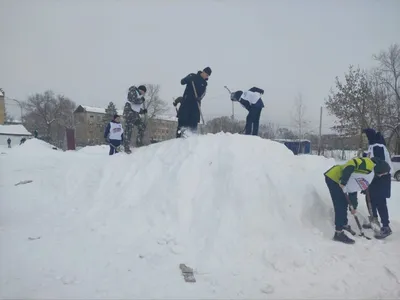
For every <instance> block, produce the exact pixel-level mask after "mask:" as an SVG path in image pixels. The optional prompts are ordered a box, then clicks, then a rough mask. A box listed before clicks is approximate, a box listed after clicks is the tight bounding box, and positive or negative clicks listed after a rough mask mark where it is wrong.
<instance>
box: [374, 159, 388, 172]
mask: <svg viewBox="0 0 400 300" xmlns="http://www.w3.org/2000/svg"><path fill="white" fill-rule="evenodd" d="M371 160H372V161H373V162H374V163H375V167H374V171H375V174H378V175H379V174H384V173H389V172H390V166H389V164H388V163H387V162H386V161H384V160H380V159H379V158H377V157H373V158H371Z"/></svg>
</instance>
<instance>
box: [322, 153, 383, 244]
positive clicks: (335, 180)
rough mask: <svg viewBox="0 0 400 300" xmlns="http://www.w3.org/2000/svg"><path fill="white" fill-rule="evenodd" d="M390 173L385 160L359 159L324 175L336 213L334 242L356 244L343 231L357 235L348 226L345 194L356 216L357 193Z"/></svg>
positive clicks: (336, 167) (332, 169)
mask: <svg viewBox="0 0 400 300" xmlns="http://www.w3.org/2000/svg"><path fill="white" fill-rule="evenodd" d="M389 171H390V166H389V165H388V163H387V162H385V161H383V160H380V159H378V158H372V159H370V158H367V157H363V158H358V157H357V158H354V159H350V160H349V161H348V162H346V163H345V164H342V165H335V166H333V167H332V168H330V169H329V170H327V171H326V172H325V173H324V176H325V182H326V185H327V186H328V189H329V193H330V195H331V198H332V202H333V208H334V211H335V234H334V236H333V240H334V241H338V242H342V243H346V244H354V243H355V241H354V240H353V239H351V238H349V237H348V236H347V235H346V234H345V233H344V231H343V230H346V231H348V232H350V233H352V234H353V235H355V232H354V231H353V230H352V229H351V227H350V225H348V220H347V208H348V202H347V199H346V195H345V193H348V194H349V199H350V201H351V203H352V205H353V208H354V211H352V212H351V213H352V214H355V213H356V209H357V206H358V201H357V193H358V192H360V191H364V190H366V189H367V188H368V186H369V185H370V184H371V182H372V180H373V179H374V177H375V176H379V177H380V176H383V175H385V174H387V173H388V172H389Z"/></svg>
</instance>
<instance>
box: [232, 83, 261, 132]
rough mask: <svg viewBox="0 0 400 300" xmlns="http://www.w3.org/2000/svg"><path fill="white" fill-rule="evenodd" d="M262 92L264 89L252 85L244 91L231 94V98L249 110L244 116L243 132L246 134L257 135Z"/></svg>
mask: <svg viewBox="0 0 400 300" xmlns="http://www.w3.org/2000/svg"><path fill="white" fill-rule="evenodd" d="M263 94H264V90H262V89H260V88H258V87H252V88H251V89H250V90H248V91H245V92H243V91H236V92H234V93H232V94H231V100H232V101H237V102H239V103H240V104H242V106H243V107H244V108H246V109H247V110H248V112H249V113H248V115H247V117H246V128H245V134H247V135H250V134H251V135H258V128H259V126H260V116H261V110H262V109H263V108H264V102H263V101H262V99H261V95H263Z"/></svg>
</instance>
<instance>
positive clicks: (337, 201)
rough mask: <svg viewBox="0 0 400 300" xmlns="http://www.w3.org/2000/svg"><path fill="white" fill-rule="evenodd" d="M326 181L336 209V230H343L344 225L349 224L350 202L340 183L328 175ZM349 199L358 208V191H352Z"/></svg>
mask: <svg viewBox="0 0 400 300" xmlns="http://www.w3.org/2000/svg"><path fill="white" fill-rule="evenodd" d="M325 182H326V185H327V186H328V189H329V193H330V194H331V198H332V202H333V208H334V210H335V230H337V231H341V230H343V227H344V226H345V225H347V224H348V220H347V208H348V206H349V203H348V202H347V199H346V195H345V193H344V192H343V190H342V188H341V187H340V186H339V184H337V183H336V182H334V181H333V180H332V179H330V178H329V177H326V176H325ZM349 199H350V201H351V203H352V205H353V207H354V209H357V204H358V203H357V193H350V194H349Z"/></svg>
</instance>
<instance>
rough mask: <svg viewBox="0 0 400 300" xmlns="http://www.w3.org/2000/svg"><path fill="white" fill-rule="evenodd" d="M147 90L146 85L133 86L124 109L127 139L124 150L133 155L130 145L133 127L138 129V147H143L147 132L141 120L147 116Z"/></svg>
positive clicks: (125, 139)
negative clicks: (141, 116)
mask: <svg viewBox="0 0 400 300" xmlns="http://www.w3.org/2000/svg"><path fill="white" fill-rule="evenodd" d="M146 92H147V89H146V87H145V86H144V85H140V86H139V87H138V88H137V87H136V86H131V87H130V88H129V91H128V96H127V101H126V103H125V107H124V112H123V114H124V120H125V138H124V149H125V152H126V153H131V152H132V151H131V150H130V145H131V138H132V132H133V127H134V126H136V127H137V128H138V135H137V138H136V147H140V146H142V145H143V136H144V130H145V124H144V122H143V120H142V119H141V118H140V115H142V114H147V109H146V108H145V107H144V101H145V98H144V95H145V94H146Z"/></svg>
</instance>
